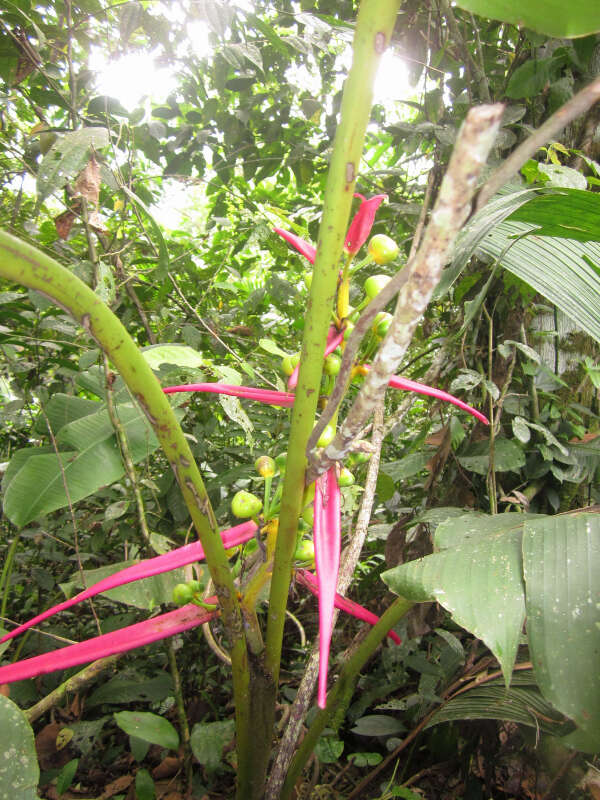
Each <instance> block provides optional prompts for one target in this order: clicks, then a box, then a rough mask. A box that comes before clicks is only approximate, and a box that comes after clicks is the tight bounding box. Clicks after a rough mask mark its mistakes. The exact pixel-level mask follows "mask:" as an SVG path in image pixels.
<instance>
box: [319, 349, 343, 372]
mask: <svg viewBox="0 0 600 800" xmlns="http://www.w3.org/2000/svg"><path fill="white" fill-rule="evenodd" d="M341 366H342V359H341V358H340V357H339V356H338V355H336V354H335V353H330V354H329V355H328V356H327V358H326V359H325V362H324V364H323V371H324V372H325V374H326V375H337V374H338V372H339V371H340V367H341Z"/></svg>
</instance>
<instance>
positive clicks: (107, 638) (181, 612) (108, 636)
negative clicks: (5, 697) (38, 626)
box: [0, 597, 219, 684]
mask: <svg viewBox="0 0 600 800" xmlns="http://www.w3.org/2000/svg"><path fill="white" fill-rule="evenodd" d="M207 602H210V603H215V602H216V597H211V598H210V599H209V600H207ZM218 613H219V612H218V611H208V610H207V609H205V608H199V607H198V606H195V605H192V604H190V605H187V606H183V608H177V609H176V610H175V611H168V612H167V613H166V614H160V616H158V617H153V618H152V619H147V620H144V621H143V622H138V623H136V624H135V625H129V626H128V627H127V628H123V629H122V630H119V631H114V632H113V633H104V634H102V635H101V636H96V637H95V638H93V639H87V640H86V641H85V642H77V644H71V645H68V646H67V647H63V648H62V649H61V650H53V651H52V652H50V653H44V654H43V655H41V656H34V657H33V658H27V659H25V660H24V661H17V662H15V663H14V664H7V665H6V666H5V667H0V684H2V683H12V682H13V681H23V680H25V679H26V678H35V677H36V676H37V675H44V674H46V673H47V672H54V671H55V670H58V669H68V668H69V667H76V666H78V665H79V664H85V663H87V662H88V661H96V659H98V658H105V657H106V656H112V655H115V654H116V653H126V652H127V651H128V650H134V649H135V648H136V647H143V646H144V645H146V644H151V643H152V642H157V641H159V640H160V639H166V638H168V637H169V636H174V635H175V634H176V633H181V632H182V631H187V630H189V629H190V628H195V627H197V626H198V625H203V624H204V623H205V622H208V621H209V620H211V619H213V617H215V616H216V615H217V614H218Z"/></svg>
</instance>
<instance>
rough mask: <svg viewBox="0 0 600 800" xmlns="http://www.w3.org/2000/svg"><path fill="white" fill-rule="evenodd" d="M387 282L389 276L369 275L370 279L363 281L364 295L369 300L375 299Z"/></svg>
mask: <svg viewBox="0 0 600 800" xmlns="http://www.w3.org/2000/svg"><path fill="white" fill-rule="evenodd" d="M389 281H390V277H389V275H371V277H370V278H367V280H366V281H365V294H366V295H367V297H368V298H369V300H372V299H373V298H374V297H377V295H378V294H379V292H380V291H381V290H382V289H383V287H384V286H385V285H386V284H387V283H389Z"/></svg>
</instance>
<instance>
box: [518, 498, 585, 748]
mask: <svg viewBox="0 0 600 800" xmlns="http://www.w3.org/2000/svg"><path fill="white" fill-rule="evenodd" d="M523 568H524V576H525V586H526V592H527V601H526V602H527V633H528V636H529V646H530V650H531V661H532V663H533V668H534V672H535V677H536V680H537V683H538V685H539V687H540V689H541V691H542V693H543V695H544V697H546V699H548V700H549V701H550V702H551V703H552V704H553V705H554V706H555V707H556V708H557V709H559V710H560V711H562V712H563V714H566V715H567V716H568V717H570V718H571V719H572V720H573V721H574V722H575V723H576V724H577V726H578V727H579V728H581V729H582V730H583V731H584V732H585V733H587V734H588V735H589V736H591V737H592V738H593V739H594V740H595V741H596V744H597V747H598V748H600V680H598V664H599V663H600V661H599V656H600V595H599V594H598V587H599V586H600V517H599V516H598V515H597V514H568V515H564V516H559V517H547V518H546V519H545V520H537V521H534V522H526V523H525V528H524V535H523Z"/></svg>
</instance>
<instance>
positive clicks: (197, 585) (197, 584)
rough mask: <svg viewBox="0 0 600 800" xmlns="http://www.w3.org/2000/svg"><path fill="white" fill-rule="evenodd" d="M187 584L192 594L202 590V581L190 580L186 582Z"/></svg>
mask: <svg viewBox="0 0 600 800" xmlns="http://www.w3.org/2000/svg"><path fill="white" fill-rule="evenodd" d="M187 586H189V587H190V589H191V591H192V594H200V592H203V591H204V584H203V583H202V581H197V580H191V581H188V582H187Z"/></svg>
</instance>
